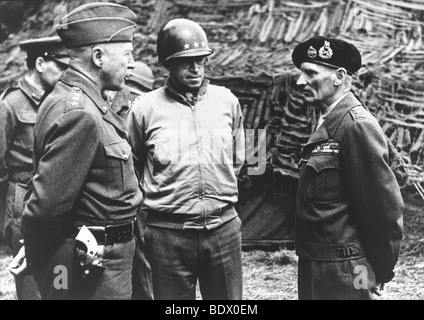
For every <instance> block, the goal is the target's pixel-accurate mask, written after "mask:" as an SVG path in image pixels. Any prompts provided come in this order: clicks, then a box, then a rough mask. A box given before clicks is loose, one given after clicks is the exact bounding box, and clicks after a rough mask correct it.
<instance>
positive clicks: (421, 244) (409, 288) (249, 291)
mask: <svg viewBox="0 0 424 320" xmlns="http://www.w3.org/2000/svg"><path fill="white" fill-rule="evenodd" d="M404 199H405V203H406V205H407V208H406V211H405V214H404V239H403V242H402V247H401V253H400V257H399V261H398V263H397V265H396V269H395V273H396V275H395V277H394V278H393V280H392V281H391V282H389V283H388V284H387V285H386V289H385V292H384V294H383V296H382V297H381V298H380V300H424V280H423V279H424V210H423V208H424V200H423V199H421V198H419V197H418V196H416V195H415V194H414V193H408V194H405V195H404ZM10 260H11V256H10V251H9V250H8V249H6V248H5V247H4V246H0V300H13V299H16V296H15V288H14V281H13V277H12V276H11V275H10V274H9V272H8V271H7V265H8V264H9V262H10ZM243 282H244V287H243V290H244V294H243V298H244V299H245V300H296V299H297V256H296V255H295V254H294V251H292V250H287V249H285V248H281V249H279V250H275V251H262V250H250V251H244V252H243Z"/></svg>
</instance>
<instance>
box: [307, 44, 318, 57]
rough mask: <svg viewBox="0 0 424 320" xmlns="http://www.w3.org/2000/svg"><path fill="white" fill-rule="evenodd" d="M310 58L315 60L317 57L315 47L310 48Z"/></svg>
mask: <svg viewBox="0 0 424 320" xmlns="http://www.w3.org/2000/svg"><path fill="white" fill-rule="evenodd" d="M308 57H309V58H311V59H315V58H316V57H317V51H316V50H315V48H314V47H313V46H309V49H308Z"/></svg>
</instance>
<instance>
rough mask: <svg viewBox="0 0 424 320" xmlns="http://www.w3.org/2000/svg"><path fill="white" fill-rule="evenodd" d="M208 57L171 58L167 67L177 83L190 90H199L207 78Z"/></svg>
mask: <svg viewBox="0 0 424 320" xmlns="http://www.w3.org/2000/svg"><path fill="white" fill-rule="evenodd" d="M206 61H207V57H205V56H202V57H183V58H174V59H171V60H170V61H169V62H168V63H167V64H166V67H167V69H168V71H169V75H170V77H171V79H172V80H174V81H175V82H176V83H177V85H179V86H181V87H182V88H184V89H187V90H188V91H193V90H198V89H199V88H200V86H201V85H202V82H203V79H204V78H205V63H206Z"/></svg>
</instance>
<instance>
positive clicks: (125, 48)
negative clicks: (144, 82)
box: [101, 42, 135, 91]
mask: <svg viewBox="0 0 424 320" xmlns="http://www.w3.org/2000/svg"><path fill="white" fill-rule="evenodd" d="M101 47H102V48H103V49H104V52H103V55H102V66H101V69H102V82H103V89H104V90H113V91H118V90H121V89H123V88H124V86H125V79H126V78H128V76H129V75H130V73H131V70H132V69H134V66H135V65H134V59H133V55H132V50H133V45H132V43H131V42H119V43H107V44H102V45H101Z"/></svg>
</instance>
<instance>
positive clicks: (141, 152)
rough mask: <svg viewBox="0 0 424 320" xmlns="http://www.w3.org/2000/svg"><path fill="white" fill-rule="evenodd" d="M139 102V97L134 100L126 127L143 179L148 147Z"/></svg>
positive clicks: (137, 167)
mask: <svg viewBox="0 0 424 320" xmlns="http://www.w3.org/2000/svg"><path fill="white" fill-rule="evenodd" d="M139 103H140V100H139V99H137V100H136V101H135V102H134V105H133V107H132V108H131V109H130V111H129V113H128V116H127V119H126V129H127V133H128V142H129V144H130V146H131V149H132V153H133V157H134V167H135V169H136V171H137V173H138V174H139V177H141V179H140V180H142V176H143V170H144V169H143V168H144V162H145V159H146V154H145V150H146V148H145V132H144V122H143V119H142V115H141V113H140V105H139Z"/></svg>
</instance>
